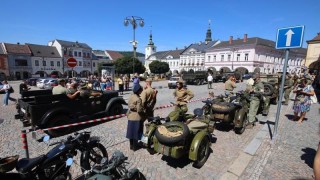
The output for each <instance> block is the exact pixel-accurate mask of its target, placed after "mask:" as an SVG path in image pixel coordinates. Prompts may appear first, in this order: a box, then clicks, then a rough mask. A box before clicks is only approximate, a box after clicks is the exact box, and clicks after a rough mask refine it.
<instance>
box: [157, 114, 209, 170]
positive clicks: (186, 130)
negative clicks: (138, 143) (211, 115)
mask: <svg viewBox="0 0 320 180" xmlns="http://www.w3.org/2000/svg"><path fill="white" fill-rule="evenodd" d="M200 110H201V109H200ZM200 110H199V109H198V111H199V112H200ZM201 111H202V110H201ZM202 113H203V111H202ZM199 114H200V113H199ZM213 129H214V124H213V122H210V120H209V119H207V118H205V116H202V117H199V116H196V117H195V118H193V119H189V120H187V122H186V123H183V122H179V121H171V122H166V123H164V124H162V125H159V126H158V127H157V128H156V130H155V133H154V137H153V139H152V141H153V149H154V151H155V152H157V153H160V154H163V155H164V156H169V157H172V158H176V159H178V158H181V157H182V156H184V155H188V158H189V159H190V160H192V161H194V163H193V166H194V167H196V168H201V167H202V166H203V165H204V164H205V162H206V161H207V159H208V157H209V153H210V152H209V150H210V146H211V133H212V132H213Z"/></svg>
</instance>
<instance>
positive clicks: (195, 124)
mask: <svg viewBox="0 0 320 180" xmlns="http://www.w3.org/2000/svg"><path fill="white" fill-rule="evenodd" d="M187 126H188V128H189V129H190V130H191V131H197V130H201V129H204V128H206V127H208V124H206V123H204V122H201V121H191V122H190V123H189V124H188V125H187Z"/></svg>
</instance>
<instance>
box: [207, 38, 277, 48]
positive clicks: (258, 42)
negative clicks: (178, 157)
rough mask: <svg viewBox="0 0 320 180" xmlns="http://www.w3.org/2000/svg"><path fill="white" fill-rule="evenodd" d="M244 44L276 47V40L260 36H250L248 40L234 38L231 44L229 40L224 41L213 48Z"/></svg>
mask: <svg viewBox="0 0 320 180" xmlns="http://www.w3.org/2000/svg"><path fill="white" fill-rule="evenodd" d="M242 45H262V46H269V47H275V42H274V41H270V40H267V39H262V38H258V37H252V38H248V39H247V41H246V42H244V41H243V39H234V40H232V43H231V44H230V42H229V41H222V42H221V43H219V44H218V45H216V46H214V47H213V48H214V49H218V48H226V47H233V46H242ZM210 49H211V48H210Z"/></svg>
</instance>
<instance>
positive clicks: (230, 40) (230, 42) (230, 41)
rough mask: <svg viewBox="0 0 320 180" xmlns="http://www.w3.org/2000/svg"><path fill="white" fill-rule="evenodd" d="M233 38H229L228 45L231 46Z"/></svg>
mask: <svg viewBox="0 0 320 180" xmlns="http://www.w3.org/2000/svg"><path fill="white" fill-rule="evenodd" d="M232 40H233V36H230V39H229V44H232Z"/></svg>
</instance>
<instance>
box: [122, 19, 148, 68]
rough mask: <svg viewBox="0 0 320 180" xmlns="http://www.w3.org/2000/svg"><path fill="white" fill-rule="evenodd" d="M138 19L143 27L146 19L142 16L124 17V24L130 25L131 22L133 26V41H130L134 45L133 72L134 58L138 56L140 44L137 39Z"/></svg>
mask: <svg viewBox="0 0 320 180" xmlns="http://www.w3.org/2000/svg"><path fill="white" fill-rule="evenodd" d="M137 21H139V25H140V26H141V27H143V26H144V20H143V19H142V18H141V17H138V16H128V17H126V18H125V19H124V25H125V26H128V25H129V22H130V24H131V25H132V28H133V41H130V43H132V46H133V73H134V60H135V58H136V50H137V44H138V42H137V41H136V28H137V27H138V24H137Z"/></svg>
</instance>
